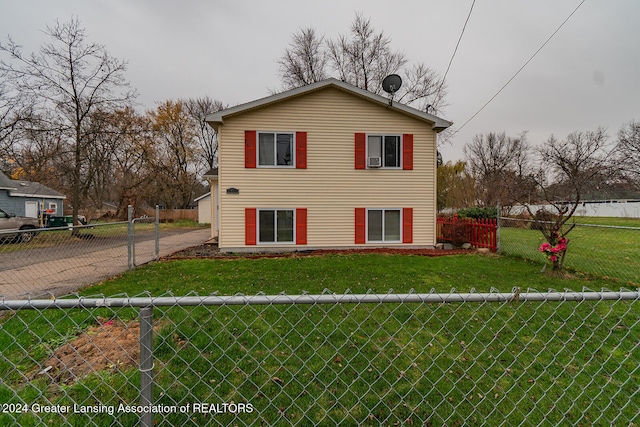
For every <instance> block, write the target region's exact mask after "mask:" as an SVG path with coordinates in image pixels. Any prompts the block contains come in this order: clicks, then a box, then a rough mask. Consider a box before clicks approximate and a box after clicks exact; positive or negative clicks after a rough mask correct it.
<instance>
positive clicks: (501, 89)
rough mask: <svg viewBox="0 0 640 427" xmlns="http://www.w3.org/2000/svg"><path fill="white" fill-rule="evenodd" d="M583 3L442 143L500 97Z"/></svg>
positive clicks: (583, 0)
mask: <svg viewBox="0 0 640 427" xmlns="http://www.w3.org/2000/svg"><path fill="white" fill-rule="evenodd" d="M585 1H587V0H582V1H581V2H580V4H578V6H576V8H575V9H573V12H571V13H570V14H569V16H567V18H566V19H565V20H564V21H562V24H560V26H559V27H558V28H556V30H555V31H554V32H553V33H552V34H551V35H550V36H549V38H548V39H547V40H546V41H545V42H544V43H542V46H540V47H539V48H538V50H536V51H535V53H534V54H533V55H531V57H530V58H529V59H528V60H527V62H525V63H524V65H523V66H522V67H520V69H519V70H518V71H516V73H515V74H514V75H513V76H512V77H511V78H510V79H509V80H508V81H507V82H506V83H505V84H504V85H503V86H502V87H501V88H500V90H498V91H497V92H496V94H495V95H493V96H492V97H491V99H489V100H488V101H487V102H486V103H485V104H484V105H483V106H482V107H480V109H479V110H478V111H476V113H475V114H474V115H473V116H471V118H469V120H467V121H466V122H464V123H463V124H462V126H460V127H459V128H458V129H456V130H455V131H454V132H453V133H451V135H450V136H449V137H448V138H447V139H446V140H445V141H443V143H445V142H447V141H449V140H450V139H451V138H453V137H454V136H455V135H456V134H457V133H458V132H460V131H461V130H462V128H464V127H465V126H466V125H467V124H468V123H469V122H470V121H471V120H473V119H474V118H475V117H476V116H477V115H478V114H480V113H481V112H482V110H484V109H485V107H486V106H487V105H489V104H490V103H491V101H493V100H494V99H495V98H496V97H497V96H498V95H500V92H502V91H503V90H504V88H506V87H507V86H508V85H509V83H511V81H512V80H513V79H515V78H516V76H517V75H518V74H520V72H521V71H522V70H523V69H524V68H525V67H526V66H527V65H528V64H529V62H531V61H532V60H533V58H535V57H536V55H538V53H539V52H540V51H541V50H542V48H544V47H545V46H546V45H547V43H549V42H550V41H551V39H552V38H553V36H555V35H556V33H557V32H558V31H560V29H561V28H562V27H563V26H564V24H566V23H567V21H568V20H569V19H571V17H572V16H573V15H574V14H575V13H576V12H577V11H578V9H580V6H582V4H583V3H584V2H585Z"/></svg>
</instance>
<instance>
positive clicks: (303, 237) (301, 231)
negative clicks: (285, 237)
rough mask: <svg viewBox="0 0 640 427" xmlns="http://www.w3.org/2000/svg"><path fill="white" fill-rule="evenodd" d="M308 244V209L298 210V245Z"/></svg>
mask: <svg viewBox="0 0 640 427" xmlns="http://www.w3.org/2000/svg"><path fill="white" fill-rule="evenodd" d="M306 244H307V209H306V208H298V209H296V245H306Z"/></svg>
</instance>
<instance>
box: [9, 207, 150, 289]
mask: <svg viewBox="0 0 640 427" xmlns="http://www.w3.org/2000/svg"><path fill="white" fill-rule="evenodd" d="M27 232H32V233H33V231H27ZM19 233H20V234H22V233H25V231H21V232H19ZM36 233H37V235H36V236H35V237H34V238H32V239H26V241H23V239H20V238H18V239H15V238H10V239H5V240H4V241H2V242H1V243H0V295H5V296H19V295H27V294H31V295H42V294H45V293H51V294H65V293H68V292H71V291H73V290H75V289H77V288H78V287H81V286H85V285H88V284H91V283H95V282H97V281H100V280H103V279H107V278H109V277H113V276H115V275H117V274H120V273H121V272H122V271H123V270H126V269H127V268H131V267H132V266H133V265H134V264H136V263H143V262H148V261H150V260H152V259H154V258H155V256H156V255H155V244H156V243H155V242H156V230H155V227H154V224H153V220H148V219H145V220H144V221H137V222H111V223H103V224H95V225H86V226H72V227H71V226H70V227H56V228H44V229H38V230H37V231H36ZM134 233H135V234H134ZM14 234H15V233H14ZM1 237H2V236H1V235H0V239H1Z"/></svg>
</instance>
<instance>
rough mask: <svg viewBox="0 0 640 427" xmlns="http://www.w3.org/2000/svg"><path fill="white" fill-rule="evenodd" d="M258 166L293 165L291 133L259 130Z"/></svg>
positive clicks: (292, 139) (292, 137)
mask: <svg viewBox="0 0 640 427" xmlns="http://www.w3.org/2000/svg"><path fill="white" fill-rule="evenodd" d="M258 166H285V167H286V166H294V135H293V133H276V132H259V133H258Z"/></svg>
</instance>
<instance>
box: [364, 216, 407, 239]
mask: <svg viewBox="0 0 640 427" xmlns="http://www.w3.org/2000/svg"><path fill="white" fill-rule="evenodd" d="M401 224H402V221H401V218H400V209H369V210H367V240H368V241H369V242H399V241H400V236H401V228H400V226H401Z"/></svg>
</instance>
